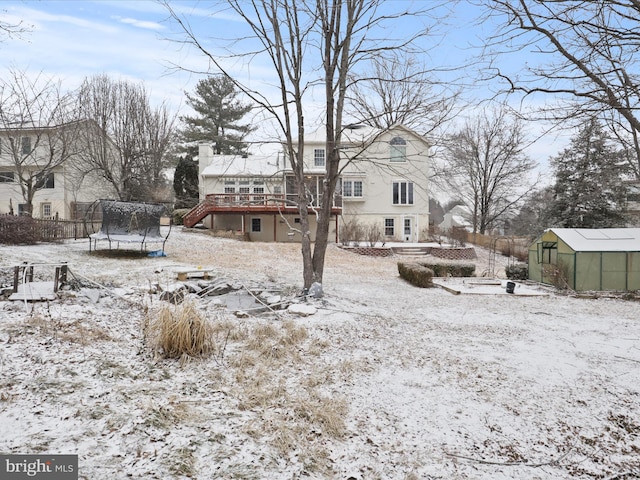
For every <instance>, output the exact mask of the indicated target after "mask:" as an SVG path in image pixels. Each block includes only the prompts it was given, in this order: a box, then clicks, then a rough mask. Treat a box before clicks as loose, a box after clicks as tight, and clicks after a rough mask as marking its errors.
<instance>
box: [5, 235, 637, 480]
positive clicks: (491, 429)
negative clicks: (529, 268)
mask: <svg viewBox="0 0 640 480" xmlns="http://www.w3.org/2000/svg"><path fill="white" fill-rule="evenodd" d="M88 247H89V244H88V241H87V240H82V241H68V242H65V243H63V244H59V245H38V246H25V247H22V246H19V247H14V246H11V247H8V246H0V255H1V257H0V267H2V269H3V270H2V271H3V273H4V276H3V278H9V277H11V276H12V270H11V267H12V266H13V265H16V264H19V263H22V262H24V261H28V262H41V263H43V264H46V265H42V266H37V267H36V273H37V275H38V272H43V273H45V274H49V275H50V276H52V274H53V266H52V265H53V264H56V263H58V262H68V264H69V269H70V275H69V279H70V280H71V281H72V283H74V284H75V285H82V286H83V290H80V291H76V290H73V291H64V292H62V293H61V295H60V298H59V299H57V300H54V301H50V302H39V303H29V304H25V303H23V302H15V301H14V302H10V301H2V302H0V432H1V434H0V452H1V453H22V454H26V453H58V454H78V455H79V468H80V478H84V479H91V480H99V479H120V478H141V479H146V478H149V479H167V478H197V479H211V478H224V479H227V478H229V479H230V478H239V479H240V478H241V479H295V478H335V479H345V480H346V479H349V478H354V479H363V480H364V479H436V478H442V479H560V478H585V479H587V478H608V479H614V478H616V479H629V478H640V417H639V414H638V412H640V318H639V317H640V315H639V314H638V311H639V309H638V303H637V302H634V301H625V300H618V299H605V298H599V299H579V298H574V297H571V296H565V295H557V294H555V293H554V292H552V291H549V290H544V292H542V293H546V294H547V295H534V296H525V295H508V294H503V289H502V288H501V287H500V288H499V290H500V293H498V292H497V291H496V294H489V295H469V294H465V292H463V293H462V294H460V295H453V294H451V293H450V292H448V291H446V290H444V289H441V288H433V289H418V288H415V287H413V286H411V285H409V284H407V283H405V282H404V281H402V280H401V279H400V278H399V276H398V273H397V265H396V264H397V261H398V260H399V258H397V257H396V258H371V257H364V256H359V255H356V254H353V253H349V252H345V251H342V250H340V249H339V248H338V247H337V246H330V247H329V250H328V255H327V262H326V271H325V275H324V293H325V296H324V298H322V299H310V300H309V302H310V303H312V304H313V305H314V306H315V307H316V308H317V313H316V314H315V315H312V316H309V317H298V316H294V315H292V314H290V313H286V312H280V313H278V314H277V315H275V314H271V315H261V316H249V317H247V318H238V317H237V316H235V315H234V314H233V313H232V312H229V311H227V310H226V309H224V308H221V307H220V306H219V299H218V300H217V297H203V298H198V299H195V300H190V301H193V302H196V305H197V307H198V308H199V309H200V310H201V312H202V314H203V315H204V316H206V318H207V319H209V320H210V321H211V322H212V324H213V326H214V327H213V328H214V329H215V332H216V350H215V351H214V353H213V354H212V355H211V356H209V357H207V358H204V359H192V360H188V359H182V360H167V359H164V358H162V357H160V356H159V355H158V354H157V353H156V352H154V351H153V349H152V348H151V347H150V345H149V344H148V343H147V342H146V340H145V336H144V325H145V322H148V321H152V320H153V318H154V315H156V314H157V312H158V309H160V308H161V307H162V306H163V305H165V302H163V301H161V300H160V294H159V293H157V292H158V288H157V286H160V289H167V288H171V287H172V285H174V284H175V283H176V282H177V280H176V278H175V271H176V270H178V269H181V268H185V267H187V268H195V269H198V268H200V269H202V270H211V271H212V272H213V276H214V277H216V278H220V279H225V281H228V282H229V283H230V284H234V285H236V286H243V287H254V286H262V287H265V288H269V289H270V290H272V291H278V292H281V293H282V294H283V295H285V296H286V295H289V296H293V295H294V294H295V292H297V291H298V290H299V287H300V285H301V278H302V264H301V259H300V246H299V245H296V244H261V243H240V242H236V241H233V240H226V239H218V238H213V237H211V236H208V235H206V234H202V233H200V234H198V233H191V232H182V231H179V230H177V229H174V231H173V232H172V233H171V235H170V237H169V240H168V242H167V246H166V252H167V256H166V257H142V258H112V257H108V256H104V255H95V254H92V255H90V254H89V252H88ZM99 247H100V248H105V247H106V246H105V245H99ZM127 248H131V247H130V246H128V247H127ZM479 255H480V258H479V259H478V267H477V269H476V271H478V272H481V271H483V270H486V265H487V263H486V262H488V259H487V256H486V252H483V251H479ZM89 287H91V288H89ZM94 287H95V288H94ZM522 288H525V287H522ZM526 288H528V289H532V290H534V291H535V290H536V289H535V288H534V287H531V286H527V287H526ZM98 292H100V295H99V299H98V300H97V301H96V299H97V297H98V295H97V293H98Z"/></svg>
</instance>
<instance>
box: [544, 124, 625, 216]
mask: <svg viewBox="0 0 640 480" xmlns="http://www.w3.org/2000/svg"><path fill="white" fill-rule="evenodd" d="M551 163H552V166H553V167H554V170H555V177H556V182H555V185H554V187H553V192H554V199H553V202H551V205H550V207H549V211H548V215H549V218H550V219H551V222H552V223H553V225H550V226H556V227H568V228H606V227H620V226H624V225H625V214H624V206H625V189H624V186H623V184H622V177H623V175H624V173H625V168H626V167H625V166H624V165H625V164H624V162H623V159H622V158H621V154H620V151H617V150H616V148H615V146H614V144H613V142H612V141H611V139H610V137H609V136H608V135H607V134H606V133H605V132H604V130H603V128H602V126H601V125H600V123H599V122H598V121H597V120H595V119H592V120H590V121H589V122H587V123H586V124H585V125H584V127H582V129H581V130H580V131H579V132H578V133H577V135H576V136H575V137H574V138H573V139H572V140H571V143H570V145H569V147H568V148H566V149H565V150H563V151H562V152H561V153H560V154H559V155H558V156H557V157H555V158H552V159H551Z"/></svg>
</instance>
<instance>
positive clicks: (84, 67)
mask: <svg viewBox="0 0 640 480" xmlns="http://www.w3.org/2000/svg"><path fill="white" fill-rule="evenodd" d="M426 1H427V2H428V1H429V0H426ZM211 3H212V2H198V1H195V0H194V1H191V0H189V1H187V0H181V1H175V2H171V5H172V8H174V9H175V10H176V11H178V12H179V13H180V14H181V15H184V16H185V18H187V19H188V21H189V22H190V24H191V26H192V28H193V29H194V30H195V31H197V32H201V33H202V34H203V38H204V37H205V36H206V37H207V41H209V42H215V40H213V39H212V38H211V37H215V38H217V39H221V38H224V37H226V38H230V37H233V35H235V34H236V32H238V31H241V29H242V28H244V24H243V22H241V21H240V20H239V19H238V18H237V17H235V16H233V15H231V14H230V13H229V12H222V11H217V13H215V14H213V12H216V10H215V8H212V7H211ZM402 3H410V2H404V1H403V0H397V1H394V2H393V3H389V4H388V5H389V6H394V7H395V6H397V5H400V4H402ZM425 5H429V4H428V3H425ZM479 13H480V12H479V11H478V10H477V9H475V8H474V7H472V6H471V5H469V4H465V3H464V2H462V3H461V4H459V5H458V8H457V9H456V10H455V11H454V12H453V15H452V16H450V17H449V18H448V19H447V20H446V21H443V22H440V23H438V24H436V25H435V31H434V35H433V37H432V40H430V41H432V42H433V44H432V45H429V46H426V47H427V48H428V47H432V48H431V50H430V51H429V52H428V53H427V54H426V58H428V60H429V61H430V62H432V63H433V65H434V66H445V67H449V68H450V67H452V66H454V65H462V64H468V63H469V62H471V61H473V60H474V56H476V57H477V56H478V55H479V52H480V50H479V49H475V48H473V45H480V44H481V43H482V40H481V39H482V37H483V36H484V35H487V34H488V33H489V32H490V29H491V28H492V26H491V25H481V26H478V25H475V22H476V20H477V18H478V15H479ZM0 15H2V17H3V20H4V21H5V22H9V23H19V22H22V25H23V26H24V27H25V28H26V29H27V31H26V32H24V33H23V34H22V35H20V36H19V37H14V38H3V42H2V43H0V65H2V66H3V67H4V68H5V69H6V68H18V69H21V70H26V71H28V72H30V73H32V74H35V73H37V72H43V73H45V74H46V75H50V76H52V77H54V78H56V79H60V80H61V81H62V82H63V85H64V86H65V87H67V88H69V89H73V88H76V87H77V86H78V85H79V84H80V83H81V81H82V80H83V79H84V78H85V77H87V76H91V75H94V74H99V73H106V74H108V75H109V76H111V77H112V78H123V79H128V80H133V81H143V82H144V84H145V86H146V88H147V90H148V91H149V93H150V96H151V98H152V101H154V102H157V103H160V102H167V103H168V104H169V105H170V107H171V108H172V109H173V110H175V111H181V112H182V113H187V109H186V107H185V102H184V92H185V90H186V91H193V88H194V86H195V84H196V82H197V81H198V79H200V78H203V77H202V76H201V75H196V74H190V73H187V72H185V71H179V70H176V69H175V68H174V67H175V65H181V66H183V67H187V68H188V69H190V70H195V71H200V72H204V71H206V70H207V68H208V62H207V59H206V58H205V57H204V56H202V55H200V54H198V53H197V52H194V51H193V50H190V49H188V48H186V47H185V46H184V45H183V44H181V43H180V42H178V41H176V40H180V39H181V38H183V36H182V35H180V33H179V29H178V27H177V26H176V24H175V23H174V22H171V21H169V19H168V12H167V10H166V9H165V7H164V6H163V5H161V4H160V3H158V2H155V1H153V0H139V1H131V0H127V1H121V0H111V1H108V0H107V1H73V0H66V1H64V0H62V1H61V0H58V1H50V0H43V1H30V0H3V1H2V2H1V3H0ZM406 22H407V21H405V20H403V22H398V24H397V25H396V26H395V27H396V28H395V29H393V28H392V29H390V30H389V31H385V35H390V36H397V35H401V34H402V32H403V31H404V30H407V29H410V28H411V27H415V25H410V24H407V23H406ZM208 45H209V46H211V48H212V49H213V48H221V47H222V46H223V44H222V42H220V43H219V44H218V45H215V46H214V44H213V43H209V44H208ZM476 60H481V59H480V58H476ZM236 67H237V69H238V70H237V75H247V76H248V77H251V78H252V79H253V80H264V79H266V78H267V77H268V76H269V71H268V69H267V68H266V67H267V66H266V65H260V64H259V63H258V62H255V63H253V64H252V65H251V67H250V68H249V67H248V66H247V65H246V62H245V64H244V65H237V66H236ZM234 73H235V72H234ZM473 73H474V72H473V67H471V68H469V69H467V70H464V69H462V68H460V69H453V71H451V72H449V73H447V74H442V75H443V76H445V78H446V76H447V75H448V76H449V78H456V77H457V78H458V79H459V78H466V79H467V81H469V82H470V85H469V86H468V87H467V89H466V93H467V94H468V96H474V97H476V98H480V97H482V95H483V90H482V89H479V88H478V85H474V82H473V80H472V77H473ZM483 88H487V86H484V87H483ZM489 88H490V87H489ZM486 94H487V95H489V92H488V91H487V92H486ZM561 145H562V143H561V142H556V141H555V139H554V138H553V137H552V136H549V137H548V139H547V140H546V141H543V142H539V143H538V144H537V145H536V146H535V147H534V148H533V149H532V155H533V156H536V157H538V159H541V158H543V157H545V158H546V157H548V155H550V154H554V153H556V152H557V151H558V149H559V148H558V147H559V146H561Z"/></svg>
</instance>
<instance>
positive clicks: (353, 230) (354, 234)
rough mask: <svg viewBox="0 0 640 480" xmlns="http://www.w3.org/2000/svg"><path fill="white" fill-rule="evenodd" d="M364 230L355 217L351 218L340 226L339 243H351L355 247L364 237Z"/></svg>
mask: <svg viewBox="0 0 640 480" xmlns="http://www.w3.org/2000/svg"><path fill="white" fill-rule="evenodd" d="M364 232H365V229H364V227H363V226H362V224H361V223H360V222H358V220H356V219H355V218H354V219H351V220H349V221H348V222H346V223H345V224H344V225H343V226H342V228H340V243H342V244H343V245H349V244H350V243H353V245H354V246H356V247H357V246H358V245H360V242H361V241H362V239H363V237H364Z"/></svg>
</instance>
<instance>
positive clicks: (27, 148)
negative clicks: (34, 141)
mask: <svg viewBox="0 0 640 480" xmlns="http://www.w3.org/2000/svg"><path fill="white" fill-rule="evenodd" d="M20 141H21V146H22V154H23V155H29V154H30V153H31V137H22V138H21V140H20Z"/></svg>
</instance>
